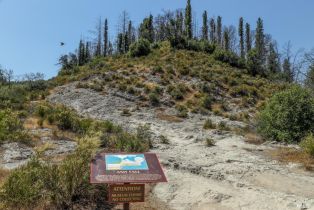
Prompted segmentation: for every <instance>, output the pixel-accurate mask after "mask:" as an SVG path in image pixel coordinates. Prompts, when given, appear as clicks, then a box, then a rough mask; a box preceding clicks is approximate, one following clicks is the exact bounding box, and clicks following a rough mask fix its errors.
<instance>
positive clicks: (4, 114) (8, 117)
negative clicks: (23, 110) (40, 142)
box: [0, 109, 30, 143]
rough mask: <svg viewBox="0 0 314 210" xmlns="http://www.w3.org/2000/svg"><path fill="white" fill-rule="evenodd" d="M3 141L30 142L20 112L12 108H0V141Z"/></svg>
mask: <svg viewBox="0 0 314 210" xmlns="http://www.w3.org/2000/svg"><path fill="white" fill-rule="evenodd" d="M3 141H19V142H23V143H30V137H29V135H28V134H27V132H26V131H25V130H24V129H23V124H22V122H21V120H20V119H19V117H18V114H17V113H15V112H13V111H12V110H10V109H6V110H2V111H1V110H0V143H1V142H3Z"/></svg>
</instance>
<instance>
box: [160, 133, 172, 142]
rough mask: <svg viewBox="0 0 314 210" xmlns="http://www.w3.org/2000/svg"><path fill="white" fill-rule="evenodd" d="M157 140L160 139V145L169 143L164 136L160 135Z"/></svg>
mask: <svg viewBox="0 0 314 210" xmlns="http://www.w3.org/2000/svg"><path fill="white" fill-rule="evenodd" d="M159 139H160V142H161V143H162V144H169V143H170V142H169V139H168V138H167V137H166V136H164V135H160V136H159Z"/></svg>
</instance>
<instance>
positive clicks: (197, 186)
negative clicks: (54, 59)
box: [48, 84, 314, 210]
mask: <svg viewBox="0 0 314 210" xmlns="http://www.w3.org/2000/svg"><path fill="white" fill-rule="evenodd" d="M48 100H49V101H50V102H53V103H62V104H64V105H66V106H69V107H72V108H74V109H76V110H77V111H78V113H81V114H83V115H84V116H87V117H92V118H95V119H107V120H112V121H114V122H116V123H119V124H121V125H123V126H124V127H127V128H130V129H133V128H135V127H136V126H138V125H139V124H145V123H147V124H149V125H150V126H151V130H152V131H153V133H154V136H155V143H156V146H155V148H154V149H153V152H156V153H157V154H158V156H159V158H160V160H161V162H162V164H163V166H164V169H165V172H166V176H167V178H168V181H169V182H168V183H165V184H164V183H162V184H158V185H156V186H155V188H154V189H153V191H152V194H153V196H155V197H157V198H158V199H159V200H161V201H163V202H164V203H166V204H167V206H168V208H169V209H178V210H184V209H199V210H205V209H206V210H207V209H219V210H238V209H242V210H297V209H312V210H313V209H314V190H313V186H314V176H313V174H310V173H307V172H301V171H300V170H297V168H296V166H293V167H288V166H285V165H280V164H279V163H277V162H276V161H273V160H270V159H268V158H267V157H265V156H264V155H263V154H262V153H261V151H262V150H267V149H272V148H273V147H274V145H272V144H263V145H260V146H256V145H251V144H247V143H245V141H244V140H245V139H244V137H242V136H239V135H237V134H234V133H232V132H228V131H218V130H204V129H202V127H203V124H204V121H205V120H206V119H207V118H210V119H211V120H212V121H213V122H217V123H218V122H220V121H225V122H226V123H227V124H228V125H229V126H230V127H244V126H245V124H244V123H242V122H236V121H229V120H227V119H224V118H222V117H217V116H214V115H211V116H206V117H205V116H201V115H195V114H190V116H189V118H188V119H186V120H184V121H182V122H168V121H164V120H160V119H158V118H157V117H156V112H155V110H154V109H152V108H141V109H136V106H137V104H136V101H131V100H126V99H125V97H123V98H122V97H120V96H119V95H117V94H114V93H110V92H109V93H108V94H107V95H101V94H99V93H97V92H94V91H92V90H88V89H76V88H75V84H70V85H67V86H63V87H59V88H58V89H57V90H56V93H55V94H53V95H51V96H50V97H49V99H48ZM125 108H128V109H131V110H134V111H133V112H132V116H130V117H126V116H121V110H123V109H125ZM165 108H166V107H165ZM166 109H167V108H166ZM160 135H163V136H165V137H167V139H169V144H162V143H161V142H160V140H159V139H158V137H159V136H160ZM207 138H211V139H213V140H215V142H216V143H215V146H213V147H207V146H206V143H205V140H206V139H207Z"/></svg>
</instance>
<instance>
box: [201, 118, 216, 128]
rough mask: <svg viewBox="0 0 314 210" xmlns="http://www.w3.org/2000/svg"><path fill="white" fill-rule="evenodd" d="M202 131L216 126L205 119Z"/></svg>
mask: <svg viewBox="0 0 314 210" xmlns="http://www.w3.org/2000/svg"><path fill="white" fill-rule="evenodd" d="M203 128H204V129H215V128H216V125H215V124H214V123H213V122H212V121H211V119H207V120H206V121H205V123H204V125H203Z"/></svg>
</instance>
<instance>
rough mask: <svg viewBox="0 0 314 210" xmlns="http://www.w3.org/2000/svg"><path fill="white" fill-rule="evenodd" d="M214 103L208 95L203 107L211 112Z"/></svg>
mask: <svg viewBox="0 0 314 210" xmlns="http://www.w3.org/2000/svg"><path fill="white" fill-rule="evenodd" d="M212 101H213V99H212V98H211V97H210V96H208V95H206V96H205V97H203V98H202V101H201V103H202V107H204V108H205V109H208V110H211V106H212Z"/></svg>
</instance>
